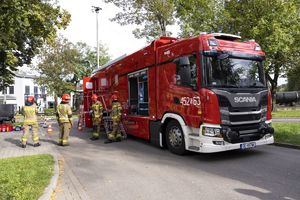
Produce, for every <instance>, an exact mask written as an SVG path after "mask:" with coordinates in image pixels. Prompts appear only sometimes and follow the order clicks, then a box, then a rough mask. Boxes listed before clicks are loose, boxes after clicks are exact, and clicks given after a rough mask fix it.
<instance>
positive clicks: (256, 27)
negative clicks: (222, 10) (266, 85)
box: [224, 0, 300, 103]
mask: <svg viewBox="0 0 300 200" xmlns="http://www.w3.org/2000/svg"><path fill="white" fill-rule="evenodd" d="M297 1H298V0H289V1H287V0H285V1H282V0H252V1H247V0H240V1H238V0H234V1H229V2H228V3H227V4H226V12H227V13H228V21H227V23H228V25H227V27H226V28H225V29H224V30H225V31H230V32H232V33H237V32H240V34H241V36H242V38H244V39H255V41H257V43H258V44H260V46H261V47H262V49H263V50H264V51H265V52H266V55H267V56H266V61H265V71H266V77H267V79H268V81H269V82H270V84H271V92H272V94H273V95H275V93H276V89H277V82H278V78H279V76H280V75H281V74H284V73H286V72H287V70H290V69H292V68H294V67H295V66H297V65H299V64H300V63H299V52H300V43H299V41H300V26H299V21H300V13H299V9H300V7H299V3H297ZM274 100H275V98H274ZM274 103H275V101H274Z"/></svg>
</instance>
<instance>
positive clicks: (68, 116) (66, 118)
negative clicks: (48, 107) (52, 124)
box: [56, 94, 72, 146]
mask: <svg viewBox="0 0 300 200" xmlns="http://www.w3.org/2000/svg"><path fill="white" fill-rule="evenodd" d="M61 99H62V100H61V103H60V104H59V105H58V106H57V113H56V116H57V121H58V124H59V128H60V134H59V139H58V144H59V145H60V146H69V141H68V140H69V135H70V130H71V127H72V110H71V106H70V105H69V101H70V95H69V94H64V95H63V96H62V98H61Z"/></svg>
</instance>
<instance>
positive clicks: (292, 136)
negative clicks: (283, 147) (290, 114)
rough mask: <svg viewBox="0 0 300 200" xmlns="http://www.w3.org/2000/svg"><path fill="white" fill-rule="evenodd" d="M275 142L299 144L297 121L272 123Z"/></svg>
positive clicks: (299, 125)
mask: <svg viewBox="0 0 300 200" xmlns="http://www.w3.org/2000/svg"><path fill="white" fill-rule="evenodd" d="M272 126H273V127H274V129H275V134H274V138H275V142H279V143H287V144H294V145H300V124H299V123H272Z"/></svg>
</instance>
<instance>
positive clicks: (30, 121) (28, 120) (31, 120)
mask: <svg viewBox="0 0 300 200" xmlns="http://www.w3.org/2000/svg"><path fill="white" fill-rule="evenodd" d="M26 122H28V123H32V122H37V120H36V119H25V120H24V123H26Z"/></svg>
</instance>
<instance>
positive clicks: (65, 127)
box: [58, 122, 72, 145]
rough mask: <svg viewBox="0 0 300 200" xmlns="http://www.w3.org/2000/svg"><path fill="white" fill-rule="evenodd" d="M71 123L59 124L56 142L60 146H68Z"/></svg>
mask: <svg viewBox="0 0 300 200" xmlns="http://www.w3.org/2000/svg"><path fill="white" fill-rule="evenodd" d="M71 127H72V125H71V123H70V122H63V123H60V124H59V128H60V133H59V139H58V142H59V144H61V145H68V144H69V135H70V130H71Z"/></svg>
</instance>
